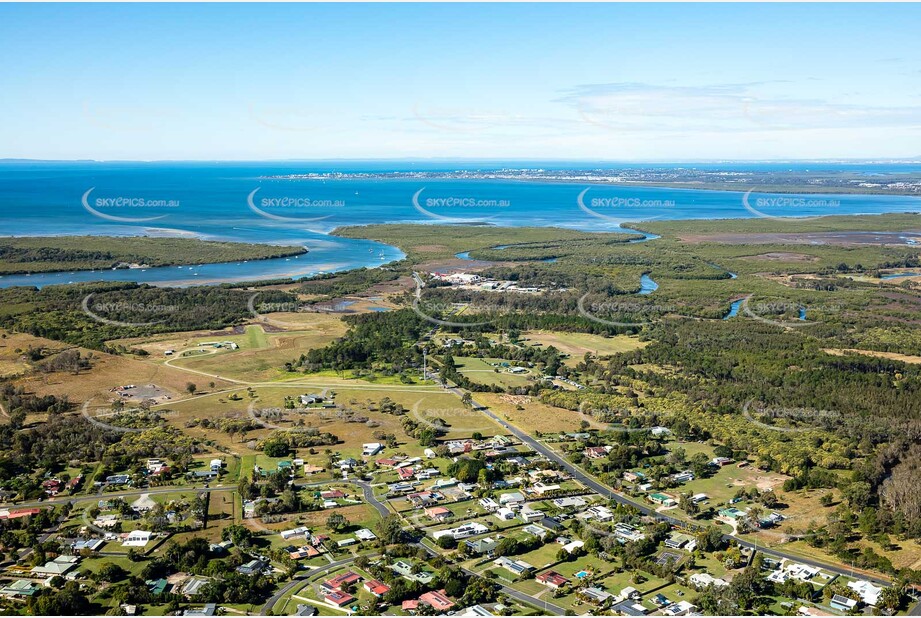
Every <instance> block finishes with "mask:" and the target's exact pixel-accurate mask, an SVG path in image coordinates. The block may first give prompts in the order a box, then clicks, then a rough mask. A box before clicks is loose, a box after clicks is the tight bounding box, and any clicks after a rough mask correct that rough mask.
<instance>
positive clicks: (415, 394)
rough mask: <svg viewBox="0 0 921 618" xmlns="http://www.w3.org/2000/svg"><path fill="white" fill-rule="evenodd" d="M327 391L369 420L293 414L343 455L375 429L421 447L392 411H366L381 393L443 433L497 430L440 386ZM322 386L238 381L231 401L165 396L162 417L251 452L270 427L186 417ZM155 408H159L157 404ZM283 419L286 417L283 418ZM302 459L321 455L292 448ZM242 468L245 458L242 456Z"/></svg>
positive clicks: (244, 413)
mask: <svg viewBox="0 0 921 618" xmlns="http://www.w3.org/2000/svg"><path fill="white" fill-rule="evenodd" d="M332 386H333V388H331V389H328V392H329V393H332V392H335V400H336V403H337V404H338V405H339V406H340V407H341V408H344V409H346V410H351V411H353V412H354V415H355V416H360V417H362V418H367V419H368V421H370V422H350V421H349V420H348V418H349V415H348V414H345V413H342V412H341V411H337V410H321V409H317V410H316V411H315V412H307V413H303V414H301V415H299V416H298V418H300V419H303V421H304V423H305V425H304V426H305V427H312V428H315V429H318V430H319V431H321V432H329V433H332V434H334V435H336V436H338V438H339V439H340V442H339V444H336V445H332V446H329V447H319V448H317V449H316V450H318V451H321V452H322V451H323V450H325V449H326V448H330V449H332V450H334V451H336V452H338V453H340V454H341V455H342V456H343V457H358V456H360V454H361V445H362V444H363V443H366V442H377V441H379V440H378V439H377V438H375V436H374V434H375V433H377V432H386V433H393V434H394V435H395V436H396V437H397V440H398V442H399V444H400V447H399V449H398V450H399V451H401V452H405V453H406V454H407V455H411V456H417V455H421V454H422V450H423V448H422V447H421V446H419V444H418V442H417V441H415V440H414V439H411V438H409V437H408V436H407V435H406V434H405V432H404V431H403V428H402V424H401V418H400V417H399V416H396V415H390V414H383V413H381V412H377V411H372V410H371V409H370V408H371V407H373V406H376V405H377V404H379V403H380V402H381V401H382V400H383V399H384V398H390V399H391V400H392V401H394V402H395V403H398V404H401V405H402V406H403V407H404V408H405V409H406V410H407V411H408V412H407V414H408V415H410V416H411V417H412V418H414V419H416V420H417V421H422V420H428V421H430V422H433V419H435V418H440V419H443V420H444V421H445V422H446V423H447V424H448V426H449V427H448V429H449V431H448V437H449V438H462V437H470V435H471V434H472V433H474V432H481V433H483V434H484V435H497V434H500V433H502V430H501V428H500V427H499V426H498V425H497V424H495V423H494V422H492V421H491V420H490V419H488V418H487V417H485V416H484V415H483V414H480V413H478V412H474V411H472V410H469V409H467V408H465V407H464V406H462V405H461V402H460V399H459V398H458V397H457V396H456V395H454V394H453V393H448V392H445V391H443V390H441V389H438V388H432V387H423V386H418V387H414V386H401V387H397V386H393V387H388V386H376V385H372V384H370V383H367V382H363V381H360V380H352V381H350V383H349V384H348V385H347V386H344V387H339V386H338V385H332ZM325 388H326V386H321V385H319V384H316V383H312V384H303V383H297V384H287V385H284V386H282V385H278V386H257V387H253V393H255V395H256V398H255V399H254V398H251V397H250V396H249V395H248V393H247V390H246V388H243V387H241V388H240V389H239V390H238V391H235V392H236V394H238V395H239V396H240V397H241V400H240V401H232V400H230V399H229V395H230V394H232V393H216V394H206V395H203V396H200V397H195V398H193V399H186V400H183V401H176V402H170V403H169V404H167V405H166V406H164V407H163V408H168V409H169V410H170V411H171V413H170V414H169V415H166V418H167V419H168V421H169V422H170V423H171V424H174V425H175V426H177V427H183V428H184V430H185V431H186V432H187V433H189V434H190V435H193V436H197V437H201V438H208V439H210V440H214V441H215V442H216V443H217V444H219V445H221V446H223V447H224V448H227V449H229V450H230V451H231V452H237V453H239V454H241V455H247V454H254V453H255V452H254V451H253V450H252V449H251V448H250V444H251V443H252V441H255V440H259V439H261V438H264V437H265V436H267V435H269V434H270V433H271V431H272V429H271V428H268V427H267V428H264V429H258V430H255V431H251V432H248V433H247V434H246V435H245V436H241V435H236V436H234V437H231V436H230V435H228V434H225V433H222V432H219V431H215V430H213V429H207V430H206V429H203V428H199V427H195V426H192V427H188V428H187V425H188V424H189V423H190V421H193V420H194V419H202V418H212V419H214V418H221V417H223V418H237V419H242V418H249V408H250V405H251V404H252V405H253V406H254V408H257V409H261V408H282V407H283V406H284V399H285V397H286V396H290V397H296V396H298V395H300V394H306V393H312V392H318V391H321V390H324V389H325ZM163 408H161V409H163ZM284 419H288V422H287V424H284ZM293 419H294V415H290V416H285V417H284V418H283V419H282V421H283V424H280V425H279V426H281V427H293V425H291V424H290V421H291V420H293ZM298 455H299V456H302V457H304V458H305V459H307V460H308V461H311V462H316V461H321V460H323V459H324V458H325V456H324V455H322V453H318V454H316V455H310V454H309V453H308V452H307V449H303V452H300V453H298ZM243 467H244V469H245V468H246V464H245V462H244V465H243Z"/></svg>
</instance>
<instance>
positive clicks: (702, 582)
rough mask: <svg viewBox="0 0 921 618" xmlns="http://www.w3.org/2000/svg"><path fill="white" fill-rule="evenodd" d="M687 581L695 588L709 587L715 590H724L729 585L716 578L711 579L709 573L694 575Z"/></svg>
mask: <svg viewBox="0 0 921 618" xmlns="http://www.w3.org/2000/svg"><path fill="white" fill-rule="evenodd" d="M689 581H690V582H691V585H692V586H694V587H695V588H708V587H710V586H713V587H715V588H725V587H726V586H728V585H729V583H728V582H726V580H724V579H719V578H718V577H713V576H712V575H710V574H709V573H694V574H693V575H691V577H690V578H689Z"/></svg>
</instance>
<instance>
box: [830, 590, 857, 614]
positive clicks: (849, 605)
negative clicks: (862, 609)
mask: <svg viewBox="0 0 921 618" xmlns="http://www.w3.org/2000/svg"><path fill="white" fill-rule="evenodd" d="M829 605H830V606H831V608H832V609H836V610H838V611H839V612H850V611H851V610H853V609H854V608H856V607H857V601H855V600H854V599H849V598H848V597H843V596H841V595H840V594H836V595H834V596H832V598H831V602H830V603H829Z"/></svg>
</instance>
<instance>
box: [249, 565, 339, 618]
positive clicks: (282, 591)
mask: <svg viewBox="0 0 921 618" xmlns="http://www.w3.org/2000/svg"><path fill="white" fill-rule="evenodd" d="M354 560H355V556H349V557H348V558H343V559H342V560H336V561H335V562H330V563H329V564H327V565H325V566H322V567H320V568H318V569H314V570H312V571H310V572H309V573H299V574H298V575H296V576H295V578H294V579H292V580H291V581H290V582H288V583H287V584H285V585H284V586H282V587H281V588H279V589H278V592H276V593H275V594H273V595H272V596H271V598H269V600H268V601H266V602H265V604H264V605H263V606H262V614H261V615H263V616H265V615H268V613H269V612H270V611H271V610H272V608H273V607H275V604H276V603H278V601H280V600H281V598H282V597H283V596H285V595H286V594H288V592H290V591H291V590H293V589H294V588H296V587H297V586H299V585H300V584H303V583H304V582H305V581H306V580H308V579H313V578H314V577H317V576H320V575H323V574H324V573H328V572H330V571H332V570H334V569H338V568H339V567H342V566H345V565H347V564H351V563H352V562H353V561H354Z"/></svg>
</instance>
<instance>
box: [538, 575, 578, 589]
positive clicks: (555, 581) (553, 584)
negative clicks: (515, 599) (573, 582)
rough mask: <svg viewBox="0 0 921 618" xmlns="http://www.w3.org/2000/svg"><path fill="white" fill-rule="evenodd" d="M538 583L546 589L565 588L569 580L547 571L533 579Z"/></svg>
mask: <svg viewBox="0 0 921 618" xmlns="http://www.w3.org/2000/svg"><path fill="white" fill-rule="evenodd" d="M534 579H536V580H537V581H538V582H539V583H541V584H543V585H545V586H547V587H548V588H553V589H556V588H559V587H561V586H565V585H566V584H568V583H569V580H568V579H566V578H565V577H563V576H562V575H560V574H559V573H557V572H556V571H547V572H546V573H541V574H540V575H538V576H537V577H535V578H534Z"/></svg>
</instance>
